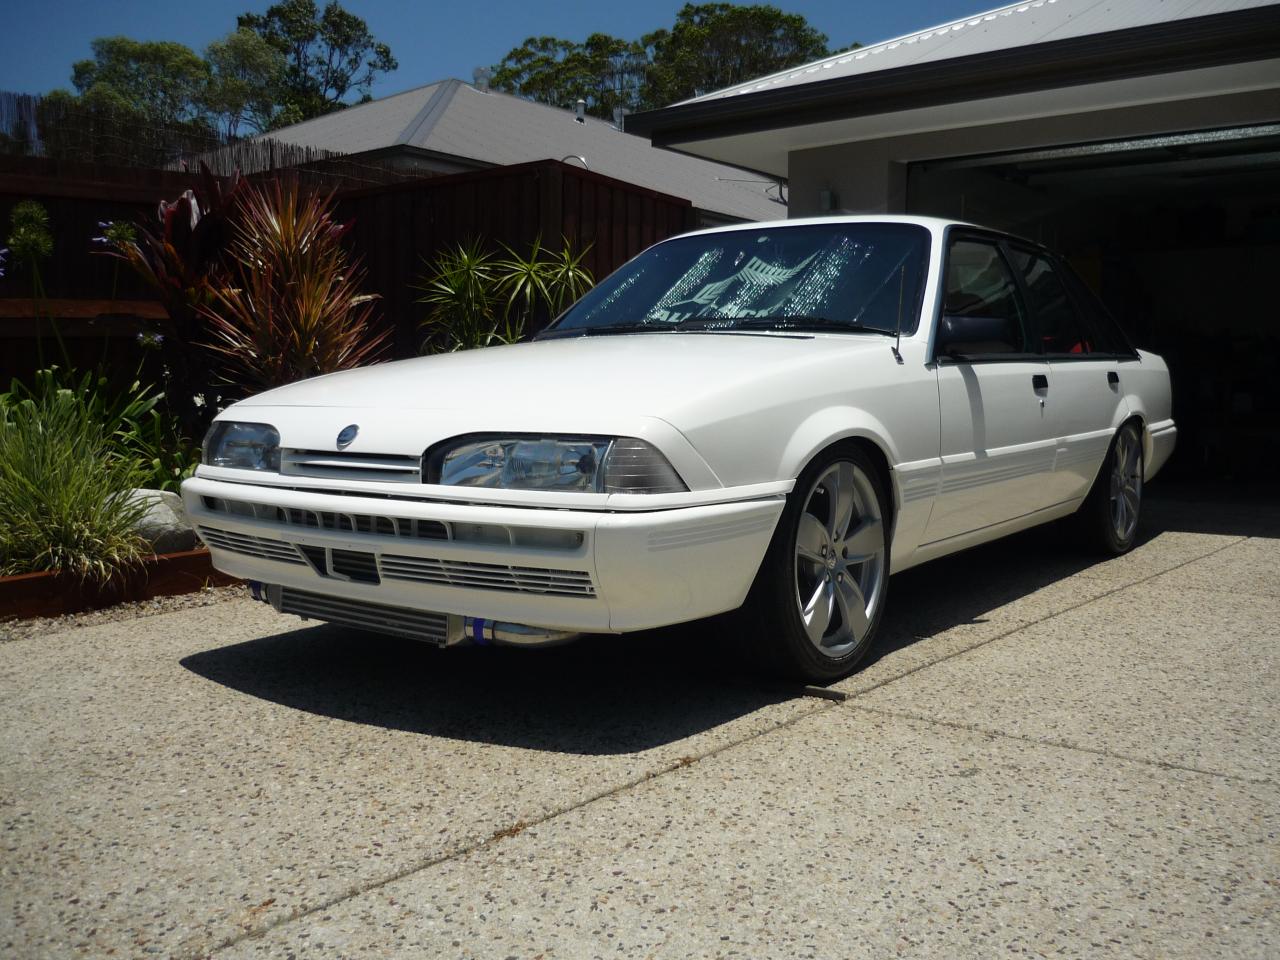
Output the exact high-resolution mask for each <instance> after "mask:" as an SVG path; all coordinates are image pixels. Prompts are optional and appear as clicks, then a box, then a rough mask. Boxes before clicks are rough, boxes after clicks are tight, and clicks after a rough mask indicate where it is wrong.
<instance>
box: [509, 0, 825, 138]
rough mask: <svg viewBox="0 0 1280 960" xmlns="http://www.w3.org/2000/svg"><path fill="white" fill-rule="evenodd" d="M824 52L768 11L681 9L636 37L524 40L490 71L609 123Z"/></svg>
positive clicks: (793, 20)
mask: <svg viewBox="0 0 1280 960" xmlns="http://www.w3.org/2000/svg"><path fill="white" fill-rule="evenodd" d="M826 54H827V38H826V36H825V35H824V34H822V33H821V32H819V31H818V30H815V29H814V28H813V27H811V26H810V25H809V23H808V21H806V20H805V18H804V17H802V16H800V15H798V14H789V13H783V12H782V11H781V10H779V9H778V8H777V7H773V6H761V5H757V6H747V7H739V6H734V5H732V4H728V3H709V4H686V5H685V6H684V7H683V8H682V9H681V10H680V12H679V13H678V14H677V16H676V22H675V24H674V25H673V26H672V28H671V29H670V30H666V29H662V30H656V31H654V32H653V33H650V34H646V35H645V36H644V37H641V38H640V39H639V40H634V41H629V40H622V39H619V38H618V37H611V36H609V35H608V34H603V33H594V34H592V35H591V36H589V37H587V39H586V40H585V41H583V42H582V43H576V42H574V41H571V40H562V39H559V38H557V37H529V38H528V39H527V40H525V42H524V43H523V44H522V45H521V46H519V47H516V48H514V49H513V50H511V51H510V52H509V53H508V54H507V55H506V56H505V57H503V59H502V61H501V62H500V63H498V64H497V65H496V66H495V67H494V70H493V81H492V82H493V85H494V87H496V88H497V89H499V90H506V91H508V92H510V93H514V94H517V95H519V96H522V97H527V98H528V99H530V100H536V101H538V102H540V103H549V104H552V105H553V106H558V107H567V106H569V105H571V104H572V103H573V102H574V101H576V100H578V99H582V100H585V101H586V103H587V112H588V113H590V114H592V115H594V116H598V117H604V118H611V117H612V115H613V111H614V108H616V107H624V108H626V109H628V110H635V109H653V108H656V107H661V106H665V105H666V104H668V103H673V102H675V101H677V100H683V99H686V98H688V97H692V96H697V95H698V94H699V93H705V92H708V91H710V90H717V89H720V88H722V87H727V86H732V85H733V84H736V83H742V82H744V81H746V80H750V79H753V78H755V77H759V76H764V75H766V74H769V73H775V72H777V71H779V70H785V69H786V68H788V67H793V66H796V65H797V64H800V63H806V62H808V61H810V60H816V59H818V58H820V57H823V56H826Z"/></svg>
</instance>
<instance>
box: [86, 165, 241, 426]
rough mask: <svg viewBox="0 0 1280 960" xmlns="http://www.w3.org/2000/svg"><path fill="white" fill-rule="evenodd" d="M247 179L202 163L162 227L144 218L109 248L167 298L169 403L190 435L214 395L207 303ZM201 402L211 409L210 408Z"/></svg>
mask: <svg viewBox="0 0 1280 960" xmlns="http://www.w3.org/2000/svg"><path fill="white" fill-rule="evenodd" d="M243 187H244V183H243V181H241V179H240V175H239V173H238V172H237V173H236V174H234V175H233V176H232V177H231V178H230V179H229V180H228V181H227V183H226V184H224V183H223V182H222V180H221V179H220V178H219V177H216V176H214V174H213V173H212V172H211V171H210V170H209V168H208V167H207V166H206V165H204V164H203V163H202V164H201V165H200V182H199V184H198V186H197V187H196V188H195V189H193V190H187V191H185V192H184V193H183V194H182V196H180V197H179V198H178V199H177V200H175V201H173V202H172V203H168V202H165V201H161V203H160V206H159V208H158V209H157V211H156V218H157V222H156V223H155V224H154V225H148V224H145V223H139V224H137V225H136V236H135V237H134V238H132V239H129V238H128V237H126V236H123V235H122V237H121V238H120V239H119V240H118V241H117V242H112V243H108V244H106V245H105V248H104V249H103V250H102V251H101V252H102V253H103V254H105V255H106V256H112V257H117V258H118V259H120V260H123V261H125V263H127V264H129V266H130V267H132V268H133V270H134V271H135V272H136V273H137V274H138V276H140V277H141V278H142V279H143V281H145V282H146V283H147V285H148V286H150V287H151V288H152V289H153V290H155V291H156V294H157V295H158V296H159V298H160V302H161V303H162V304H163V305H164V308H165V312H166V313H168V315H169V322H168V323H167V324H166V325H165V328H164V331H163V333H164V336H163V337H162V338H159V339H158V340H157V342H158V343H160V344H161V352H162V356H163V359H164V364H165V369H166V370H167V371H168V379H167V383H166V387H165V394H166V400H167V401H168V407H169V409H170V411H172V412H173V413H174V414H175V415H177V417H178V419H179V421H180V422H181V424H182V425H183V428H184V430H185V432H186V433H187V434H188V435H190V436H199V435H200V428H201V426H202V421H203V420H205V419H207V417H208V414H209V413H210V412H211V409H210V408H211V407H212V400H213V399H214V398H213V397H212V396H211V394H212V389H211V384H210V383H209V379H208V376H207V368H208V364H206V363H205V362H204V358H202V357H200V356H199V354H198V352H197V350H198V348H197V346H196V344H197V342H198V341H199V340H200V339H201V338H202V336H203V326H204V322H203V320H202V318H201V316H200V310H201V308H202V307H204V306H206V305H208V304H209V303H211V302H212V300H213V294H214V291H215V289H216V288H217V287H218V285H219V284H220V274H221V271H222V260H223V255H224V253H225V250H226V246H227V242H228V239H229V237H230V234H231V220H232V218H233V217H234V216H235V211H236V204H237V200H238V197H239V194H240V192H241V190H242V189H243ZM201 407H204V409H203V410H202V409H201Z"/></svg>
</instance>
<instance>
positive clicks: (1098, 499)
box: [1075, 421, 1144, 556]
mask: <svg viewBox="0 0 1280 960" xmlns="http://www.w3.org/2000/svg"><path fill="white" fill-rule="evenodd" d="M1143 469H1144V462H1143V456H1142V433H1141V428H1140V427H1139V426H1138V424H1137V423H1134V422H1132V421H1130V422H1129V423H1126V424H1124V425H1123V426H1122V427H1121V428H1120V429H1119V430H1117V431H1116V435H1115V437H1113V438H1112V440H1111V448H1110V449H1109V450H1108V451H1107V458H1106V460H1104V461H1103V463H1102V469H1101V470H1100V471H1099V472H1098V476H1097V477H1096V478H1095V479H1094V481H1093V487H1092V488H1091V489H1090V490H1089V495H1088V496H1087V497H1086V498H1085V501H1084V503H1082V504H1081V505H1080V509H1079V511H1077V513H1076V516H1075V522H1076V529H1077V532H1078V533H1079V534H1080V537H1081V539H1082V540H1083V541H1084V542H1085V544H1086V546H1088V547H1089V548H1091V549H1093V550H1096V551H1098V552H1100V553H1103V554H1105V555H1107V556H1119V555H1120V554H1122V553H1127V552H1128V551H1129V550H1130V549H1132V547H1133V545H1134V543H1135V541H1136V540H1137V537H1138V519H1139V517H1140V516H1141V512H1142V475H1143Z"/></svg>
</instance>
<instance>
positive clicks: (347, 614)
mask: <svg viewBox="0 0 1280 960" xmlns="http://www.w3.org/2000/svg"><path fill="white" fill-rule="evenodd" d="M280 612H281V613H292V614H295V615H297V616H299V617H308V618H310V619H312V620H327V621H330V622H332V623H341V624H344V625H346V626H349V627H357V628H359V629H361V630H373V631H375V632H377V633H391V634H395V635H396V636H400V637H409V638H411V639H413V640H422V641H424V642H426V643H434V644H436V645H437V646H441V647H443V646H444V645H445V643H446V641H447V640H448V634H449V618H448V616H447V615H445V614H443V613H434V612H432V611H428V610H410V609H408V608H406V607H389V606H386V605H384V604H381V603H364V602H362V601H360V600H346V599H344V598H342V597H329V596H325V595H323V594H319V593H308V592H307V591H305V590H294V589H292V588H291V587H284V588H282V589H281V591H280Z"/></svg>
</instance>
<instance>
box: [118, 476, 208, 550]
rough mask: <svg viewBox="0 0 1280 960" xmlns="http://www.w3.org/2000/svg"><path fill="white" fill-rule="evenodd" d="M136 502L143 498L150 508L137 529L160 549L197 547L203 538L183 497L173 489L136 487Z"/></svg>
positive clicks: (132, 495)
mask: <svg viewBox="0 0 1280 960" xmlns="http://www.w3.org/2000/svg"><path fill="white" fill-rule="evenodd" d="M130 500H131V501H132V502H137V501H143V502H145V503H146V504H147V512H146V513H145V514H143V516H142V519H140V520H139V521H138V525H137V528H136V529H137V531H138V533H140V534H141V535H142V538H143V539H144V540H146V541H147V542H148V543H149V544H151V548H152V549H153V550H155V552H156V553H176V552H177V551H179V550H194V549H195V548H196V547H197V546H198V545H199V541H198V540H197V539H196V532H195V531H194V530H193V529H191V524H190V523H189V522H188V521H187V511H186V510H184V509H183V507H182V498H181V497H180V496H178V495H177V494H176V493H173V492H172V491H169V490H141V489H139V490H134V491H133V493H132V494H130Z"/></svg>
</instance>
